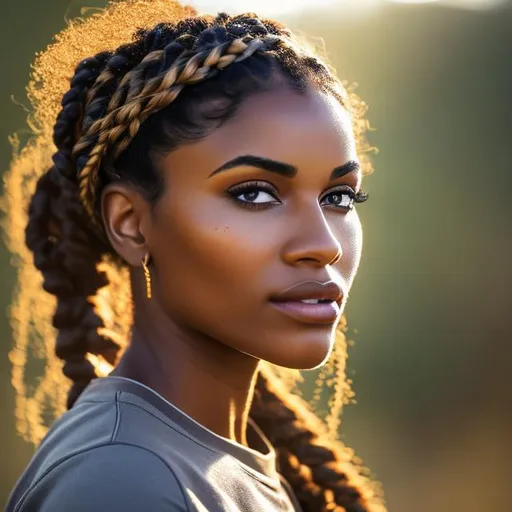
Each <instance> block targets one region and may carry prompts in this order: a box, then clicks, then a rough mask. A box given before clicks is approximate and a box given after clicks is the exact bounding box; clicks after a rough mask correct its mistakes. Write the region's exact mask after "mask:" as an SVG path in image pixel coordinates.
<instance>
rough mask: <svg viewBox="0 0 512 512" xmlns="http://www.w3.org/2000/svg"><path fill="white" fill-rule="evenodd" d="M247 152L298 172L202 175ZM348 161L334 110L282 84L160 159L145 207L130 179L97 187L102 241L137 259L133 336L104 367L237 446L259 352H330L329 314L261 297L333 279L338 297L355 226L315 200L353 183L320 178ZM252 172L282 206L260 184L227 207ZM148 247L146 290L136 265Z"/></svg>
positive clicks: (302, 358) (348, 270) (294, 361)
mask: <svg viewBox="0 0 512 512" xmlns="http://www.w3.org/2000/svg"><path fill="white" fill-rule="evenodd" d="M249 134H250V135H251V136H250V137H249ZM245 153H247V154H252V155H258V156H263V157H265V158H271V159H273V160H277V161H280V162H285V163H287V164H290V165H293V166H295V167H296V168H297V170H298V172H297V174H296V176H295V177H294V178H291V179H290V178H287V177H284V176H278V175H276V174H275V173H271V172H269V171H268V170H262V169H259V168H255V167H249V166H247V165H243V166H238V167H234V168H231V169H229V170H226V171H224V172H222V173H218V174H215V175H213V176H211V173H212V169H216V168H218V167H220V166H222V164H223V163H224V162H226V161H228V160H230V159H232V158H236V156H237V155H239V154H245ZM355 160H357V155H356V152H355V142H354V136H353V133H352V128H351V125H350V120H349V118H348V115H347V114H346V112H345V111H344V110H343V108H342V107H340V106H339V104H338V103H337V102H335V101H332V100H331V99H330V97H329V96H327V95H325V94H322V93H320V92H317V91H314V90H312V91H311V92H309V93H308V94H306V95H299V94H297V93H294V92H292V91H290V90H287V89H284V88H283V89H282V90H277V91H271V92H266V93H262V94H258V95H255V96H253V97H252V98H249V99H248V100H247V101H246V102H245V103H244V104H243V105H242V106H241V108H240V110H239V112H238V113H237V114H236V116H235V117H234V118H233V119H231V120H230V121H229V122H227V123H225V124H224V125H223V126H222V127H220V128H218V129H217V130H215V131H214V132H213V133H211V134H210V135H208V136H207V137H205V138H203V139H202V140H200V141H198V142H194V143H192V144H188V145H185V146H182V147H180V148H178V149H177V150H175V151H173V152H172V153H170V154H168V155H166V156H164V157H163V158H161V160H160V162H159V166H160V168H161V170H162V172H163V175H164V182H165V192H164V194H163V196H162V197H161V198H160V199H159V201H158V203H157V204H156V205H155V207H154V208H152V207H151V205H150V204H149V203H147V202H146V201H145V200H144V199H143V198H142V197H141V196H140V195H139V194H138V193H137V192H136V191H134V190H132V189H130V187H129V186H127V185H122V184H112V185H109V186H107V187H106V188H105V190H104V192H103V197H102V212H103V216H104V222H105V226H106V232H107V234H108V237H109V240H110V243H111V244H112V246H113V247H114V248H115V250H116V251H117V253H118V254H119V255H120V256H121V257H122V258H123V259H125V260H126V261H128V263H130V264H131V265H133V266H134V267H137V269H136V270H135V271H133V274H132V285H133V287H134V293H133V297H134V304H135V315H134V327H133V335H132V340H131V346H130V347H129V348H128V349H127V351H126V352H125V354H124V356H123V358H122V359H121V361H120V362H119V364H118V366H117V367H116V369H115V370H114V372H113V373H112V375H118V376H125V377H129V378H134V379H136V380H139V381H141V382H143V383H144V384H146V385H148V386H149V387H151V388H153V389H155V390H156V391H158V392H159V393H160V394H162V395H163V396H165V397H166V398H167V399H168V400H169V401H171V402H172V403H174V404H176V405H177V406H178V407H180V408H181V409H182V410H183V411H184V412H186V413H187V414H189V415H190V416H192V417H193V418H194V419H196V420H197V421H198V422H200V423H201V424H203V425H205V426H206V427H207V428H209V429H210V430H212V431H214V432H216V433H217V434H219V435H221V436H224V437H228V438H230V439H232V440H233V441H236V442H240V443H242V444H244V443H246V423H247V416H248V411H249V408H250V404H251V402H252V394H253V391H254V384H255V379H256V375H257V370H258V364H259V361H260V360H261V359H263V360H266V361H269V362H271V363H274V364H277V365H280V366H285V367H289V368H300V369H311V368H316V367H318V366H319V365H321V364H323V363H324V362H325V360H326V359H327V358H328V357H329V355H330V353H331V350H332V345H333V342H334V331H335V328H336V326H337V324H338V321H339V317H338V319H337V320H336V322H335V323H331V324H321V325H311V324H307V325H306V324H303V323H300V322H298V321H296V320H294V319H291V318H290V317H288V316H285V315H284V314H282V313H281V312H280V311H278V310H276V309H275V308H274V307H273V306H272V305H271V304H270V303H269V297H270V296H271V295H272V294H273V293H274V294H275V293H276V292H279V291H280V290H283V289H285V288H287V287H290V286H292V285H293V284H295V283H299V282H301V281H306V280H316V281H319V282H326V281H329V280H334V281H336V282H338V283H339V284H340V285H341V287H342V288H343V290H344V295H345V298H344V300H343V305H344V304H345V303H346V296H347V295H348V291H349V290H350V287H351V285H352V282H353V280H354V277H355V274H356V271H357V267H358V265H359V261H360V256H361V250H362V229H361V224H360V221H359V217H358V214H357V212H356V210H355V209H353V210H352V211H349V212H347V211H346V209H344V208H341V207H339V206H331V205H328V204H326V203H325V197H326V196H328V194H329V191H330V190H332V189H333V188H334V187H336V186H339V185H347V186H350V187H351V188H352V189H354V191H356V192H357V191H358V190H359V188H360V184H361V174H360V173H359V172H357V171H352V172H349V173H347V174H345V175H344V176H342V177H340V178H337V179H336V180H335V181H334V182H330V177H331V173H332V170H333V169H334V168H336V167H339V166H341V165H343V164H345V163H346V162H350V161H355ZM249 181H251V182H254V181H256V182H259V183H261V182H266V183H269V184H271V186H272V187H274V189H275V191H276V192H275V195H276V198H277V199H279V202H277V201H276V198H274V197H272V195H270V194H269V192H266V191H260V192H258V193H257V194H255V195H253V196H251V197H250V199H251V198H252V199H253V202H254V200H255V199H257V200H258V201H259V204H264V205H265V207H264V208H263V209H259V210H248V209H245V208H243V207H242V206H240V205H238V204H236V203H235V202H234V201H233V199H231V198H229V195H228V194H227V193H226V191H227V190H229V189H231V188H233V186H236V185H238V184H240V183H243V182H249ZM238 197H240V196H238ZM243 197H244V196H243V193H242V199H243ZM245 200H246V201H247V199H245ZM248 202H250V201H248ZM320 202H323V204H322V205H321V204H320ZM146 252H149V253H150V254H151V257H152V258H151V261H152V263H151V265H150V268H151V272H152V292H153V298H152V299H151V300H148V299H147V298H146V296H145V293H146V292H145V286H144V278H143V275H142V272H141V271H140V267H139V265H140V260H142V258H143V257H144V254H145V253H146ZM176 290H179V293H176ZM226 368H229V372H227V371H226ZM205 390H208V392H205Z"/></svg>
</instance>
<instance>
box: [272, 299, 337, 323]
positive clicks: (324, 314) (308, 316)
mask: <svg viewBox="0 0 512 512" xmlns="http://www.w3.org/2000/svg"><path fill="white" fill-rule="evenodd" d="M270 304H272V306H274V307H275V308H276V309H278V310H279V311H282V312H283V313H285V314H287V315H288V316H290V317H292V318H294V319H295V320H298V321H299V322H302V323H306V324H332V323H333V322H334V321H335V320H336V319H337V318H338V315H339V314H340V306H339V305H338V303H337V302H336V301H332V302H326V303H325V304H305V303H304V302H300V301H292V300H289V301H283V302H274V301H270Z"/></svg>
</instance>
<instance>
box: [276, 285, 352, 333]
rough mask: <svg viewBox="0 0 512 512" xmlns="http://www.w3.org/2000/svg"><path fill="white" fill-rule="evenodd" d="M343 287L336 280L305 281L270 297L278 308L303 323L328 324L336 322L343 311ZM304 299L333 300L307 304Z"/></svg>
mask: <svg viewBox="0 0 512 512" xmlns="http://www.w3.org/2000/svg"><path fill="white" fill-rule="evenodd" d="M343 296H344V294H343V289H342V287H341V286H340V285H338V284H337V283H336V282H334V281H327V282H326V283H321V282H319V281H303V282H301V283H298V284H296V285H293V286H291V287H289V288H286V289H285V290H283V291H282V292H280V293H278V294H275V295H273V296H272V297H270V303H271V304H272V306H274V307H275V308H276V309H278V310H280V311H281V312H283V313H285V314H287V315H288V316H290V317H292V318H294V319H295V320H298V321H300V322H303V323H310V324H311V323H312V324H328V323H332V322H334V321H335V320H336V319H337V318H338V316H339V314H340V311H341V303H342V301H343ZM303 299H324V300H330V301H331V302H327V303H323V304H307V303H304V302H301V300H303Z"/></svg>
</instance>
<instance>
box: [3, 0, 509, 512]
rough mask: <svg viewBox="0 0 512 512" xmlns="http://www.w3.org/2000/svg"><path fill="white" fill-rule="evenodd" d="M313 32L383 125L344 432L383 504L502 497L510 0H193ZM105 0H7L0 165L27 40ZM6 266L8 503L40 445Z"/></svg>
mask: <svg viewBox="0 0 512 512" xmlns="http://www.w3.org/2000/svg"><path fill="white" fill-rule="evenodd" d="M190 3H192V4H195V5H196V6H198V7H200V8H204V9H205V10H219V9H227V10H230V11H233V12H234V11H245V10H254V11H257V12H261V13H263V14H268V15H271V16H272V15H273V16H275V17H277V18H278V19H281V20H283V21H285V22H287V23H288V24H289V25H290V26H291V27H292V28H295V29H297V30H301V31H304V32H305V33H306V34H308V35H309V36H313V37H321V38H323V40H324V41H325V46H326V49H327V51H328V54H329V56H330V60H331V62H332V64H334V66H335V67H336V68H337V70H338V74H339V75H340V76H341V77H342V78H344V79H347V80H349V81H350V82H357V83H358V84H359V87H358V89H357V90H358V93H359V94H360V95H361V96H362V97H363V99H365V100H366V101H367V102H368V104H369V106H370V109H369V111H368V117H369V119H370V121H371V124H372V125H373V127H374V128H375V129H376V131H374V132H372V133H371V134H370V141H371V143H372V144H374V145H375V146H377V147H378V148H379V149H380V152H379V153H378V154H377V155H376V156H375V157H374V162H375V167H376V171H375V173H374V174H373V175H371V176H369V177H367V178H365V179H366V182H365V190H367V191H368V192H369V193H370V200H369V201H368V202H367V203H365V205H363V206H361V207H360V208H359V212H360V216H361V218H362V222H363V227H364V253H363V258H362V262H361V267H360V270H359V274H358V277H357V278H356V281H355V283H354V286H353V288H352V291H351V296H350V300H349V303H348V306H347V308H346V316H347V319H348V324H349V337H350V338H351V339H353V340H354V341H355V344H354V346H353V347H352V348H351V351H350V358H349V376H350V377H351V378H352V379H353V381H354V384H353V389H354V390H355V392H356V399H357V404H355V405H349V406H347V407H346V408H345V409H344V412H343V422H342V429H341V432H342V439H343V440H344V441H345V442H347V443H348V444H349V445H351V446H352V447H353V448H354V449H355V451H356V453H357V454H358V455H359V456H361V458H362V459H363V461H364V462H365V464H366V465H368V466H369V467H370V468H371V469H372V471H373V474H374V475H375V476H376V477H377V479H378V480H380V481H381V482H382V484H383V486H384V489H385V492H386V497H387V503H388V506H389V510H390V511H393V512H427V511H428V512H431V511H436V512H458V511H461V512H462V511H464V512H488V511H493V512H507V511H511V510H512V490H511V489H512V481H511V476H510V474H511V471H510V466H511V460H512V458H511V457H512V449H511V446H512V439H511V437H512V436H511V432H512V400H511V392H510V384H509V382H508V380H509V379H508V377H509V375H510V370H511V368H512V365H511V364H510V363H511V362H512V361H511V359H512V357H511V356H512V350H511V347H510V342H511V341H512V340H511V334H510V333H511V330H510V326H509V324H508V316H509V314H510V312H511V305H512V301H511V293H510V286H511V284H512V279H510V278H511V273H512V272H511V270H512V265H511V260H512V258H511V254H512V251H511V249H512V237H511V236H510V220H511V218H512V172H511V170H510V149H511V145H512V140H511V128H510V119H511V117H512V99H511V94H512V5H511V4H510V3H507V2H497V1H494V2H493V1H491V0H487V1H485V0H480V1H477V0H473V1H472V0H451V1H446V2H435V1H433V2H386V1H385V0H353V1H349V0H345V1H342V0H338V1H332V0H331V1H329V0H318V1H311V2H307V1H299V0H297V1H295V2H293V3H291V2H288V3H287V2H279V0H275V1H274V2H265V1H253V2H250V1H247V2H244V1H239V2H236V1H231V2H229V1H218V2H216V1H215V0H211V1H203V2H201V1H197V2H190ZM104 4H105V3H104V2H103V1H98V0H83V1H82V2H78V1H73V2H69V0H45V1H44V2H41V1H39V0H16V1H14V0H2V2H1V4H0V59H1V68H0V69H1V71H2V73H1V78H0V113H1V116H0V170H6V169H7V168H8V165H9V160H10V158H11V147H10V145H9V142H8V135H9V134H10V133H12V132H14V131H17V132H20V133H22V134H23V133H24V132H26V130H27V126H26V122H25V119H26V111H25V107H26V106H27V100H26V97H25V92H24V87H25V85H26V83H27V81H28V74H29V71H30V63H31V62H32V60H33V57H34V54H35V52H36V51H38V50H41V49H43V48H44V47H45V46H46V45H47V44H49V43H50V41H51V38H52V35H53V34H54V33H56V32H57V31H59V30H60V29H62V28H63V27H64V26H65V23H66V21H65V20H66V19H67V18H69V17H72V16H76V15H78V14H80V13H81V8H82V7H101V6H103V5H104ZM14 276H15V272H14V269H13V267H12V266H11V262H10V255H9V254H8V252H7V251H6V249H5V248H3V247H0V283H1V285H0V310H1V311H2V314H1V315H0V340H1V342H0V406H1V410H0V411H1V415H2V422H1V424H0V453H1V454H2V457H1V461H2V462H1V463H0V502H1V503H5V501H6V499H7V496H8V494H9V492H10V489H11V488H12V486H13V485H14V483H15V481H16V479H17V478H18V477H19V475H20V474H21V472H22V470H23V468H24V466H25V465H26V464H27V462H28V460H29V458H30V456H31V453H32V451H33V447H32V446H31V445H28V444H26V443H25V442H24V441H23V440H22V439H21V438H20V437H18V436H17V434H16V430H15V419H14V390H13V387H12V385H11V382H10V379H11V377H10V363H9V361H8V358H7V353H8V351H9V350H10V348H11V346H12V336H11V332H10V328H9V323H8V319H7V308H8V306H9V303H10V295H11V292H12V288H13V286H14Z"/></svg>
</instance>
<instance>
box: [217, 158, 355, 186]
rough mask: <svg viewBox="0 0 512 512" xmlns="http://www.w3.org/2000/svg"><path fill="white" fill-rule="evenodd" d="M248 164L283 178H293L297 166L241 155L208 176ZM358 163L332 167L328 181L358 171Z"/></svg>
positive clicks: (351, 161) (353, 161)
mask: <svg viewBox="0 0 512 512" xmlns="http://www.w3.org/2000/svg"><path fill="white" fill-rule="evenodd" d="M243 165H246V166H250V167H258V168H260V169H263V170H265V171H269V172H273V173H276V174H279V175H280V176H284V177H285V178H293V177H295V176H296V174H297V167H295V166H294V165H291V164H285V163H283V162H278V161H277V160H272V159H270V158H265V157H262V156H254V155H242V156H237V157H236V158H233V159H232V160H229V161H228V162H226V163H225V164H222V165H221V166H220V167H218V168H217V169H215V171H213V172H212V173H211V174H210V176H208V177H209V178H210V177H211V176H213V175H214V174H217V173H219V172H222V171H227V170H228V169H233V168H234V167H240V166H243ZM360 168H361V167H360V165H359V164H358V163H357V162H356V161H355V160H349V161H348V162H347V163H345V164H343V165H340V166H338V167H336V168H335V169H333V171H332V172H331V176H330V178H329V180H330V181H333V180H335V179H337V178H341V176H344V175H345V174H348V173H350V172H353V171H358V170H359V169H360Z"/></svg>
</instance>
